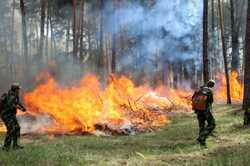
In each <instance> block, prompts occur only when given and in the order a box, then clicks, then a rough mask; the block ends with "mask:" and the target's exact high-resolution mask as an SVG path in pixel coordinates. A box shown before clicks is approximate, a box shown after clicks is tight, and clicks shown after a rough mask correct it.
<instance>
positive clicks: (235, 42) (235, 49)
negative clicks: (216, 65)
mask: <svg viewBox="0 0 250 166" xmlns="http://www.w3.org/2000/svg"><path fill="white" fill-rule="evenodd" d="M230 5H231V10H230V12H231V35H232V62H231V66H232V71H237V72H238V69H239V37H238V31H237V29H236V28H237V26H236V24H235V4H234V1H233V0H230Z"/></svg>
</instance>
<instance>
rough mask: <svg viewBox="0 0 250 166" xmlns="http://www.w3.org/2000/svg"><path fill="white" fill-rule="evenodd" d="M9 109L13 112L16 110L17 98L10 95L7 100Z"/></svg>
mask: <svg viewBox="0 0 250 166" xmlns="http://www.w3.org/2000/svg"><path fill="white" fill-rule="evenodd" d="M7 107H8V108H9V109H11V110H14V109H16V98H15V96H13V95H10V96H9V97H8V100H7Z"/></svg>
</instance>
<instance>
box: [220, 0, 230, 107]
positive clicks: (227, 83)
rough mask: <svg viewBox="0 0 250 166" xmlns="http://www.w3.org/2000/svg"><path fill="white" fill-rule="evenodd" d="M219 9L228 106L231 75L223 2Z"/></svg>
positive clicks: (228, 102)
mask: <svg viewBox="0 0 250 166" xmlns="http://www.w3.org/2000/svg"><path fill="white" fill-rule="evenodd" d="M218 8H219V18H220V30H221V42H222V53H223V59H224V68H225V77H226V86H227V104H231V103H232V102H231V95H230V82H229V73H228V66H227V65H228V63H227V51H226V46H225V34H224V19H223V15H222V8H221V1H220V0H218Z"/></svg>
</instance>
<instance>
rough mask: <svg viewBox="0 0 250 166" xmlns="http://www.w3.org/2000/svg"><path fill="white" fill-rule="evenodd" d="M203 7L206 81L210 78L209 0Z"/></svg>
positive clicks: (204, 74)
mask: <svg viewBox="0 0 250 166" xmlns="http://www.w3.org/2000/svg"><path fill="white" fill-rule="evenodd" d="M203 2H204V7H203V79H204V83H206V82H207V81H208V80H209V75H210V74H209V58H208V0H204V1H203Z"/></svg>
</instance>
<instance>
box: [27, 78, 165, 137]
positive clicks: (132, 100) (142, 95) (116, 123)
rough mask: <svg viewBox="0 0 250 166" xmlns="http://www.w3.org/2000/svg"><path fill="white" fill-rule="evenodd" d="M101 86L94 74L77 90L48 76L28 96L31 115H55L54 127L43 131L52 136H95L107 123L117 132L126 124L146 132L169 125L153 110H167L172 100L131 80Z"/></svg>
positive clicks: (53, 116)
mask: <svg viewBox="0 0 250 166" xmlns="http://www.w3.org/2000/svg"><path fill="white" fill-rule="evenodd" d="M100 87H101V86H100V83H99V82H98V80H97V78H96V77H95V76H94V75H87V76H85V77H84V78H83V79H82V80H81V81H80V85H79V86H77V87H61V86H59V85H58V83H57V82H56V81H55V80H54V79H53V78H52V77H51V76H48V79H47V81H46V82H45V83H43V84H41V85H39V86H38V87H37V88H36V89H35V90H34V91H32V92H30V93H27V94H25V96H24V101H25V104H26V106H27V108H28V110H29V113H30V114H32V115H34V116H37V115H43V114H47V115H50V116H51V118H52V119H53V125H51V126H50V127H49V128H44V129H43V130H42V131H45V132H51V133H85V132H88V133H94V132H95V131H96V125H104V124H105V125H108V126H109V128H113V129H114V130H121V128H123V127H124V126H126V125H127V126H132V127H134V128H136V129H137V130H146V129H151V128H157V127H160V126H162V125H164V124H166V123H168V122H169V120H168V118H167V117H166V115H165V114H164V113H163V112H160V111H155V110H153V108H152V107H154V108H156V106H159V107H161V108H163V107H167V106H168V105H169V103H168V101H167V100H165V99H164V98H162V100H159V99H160V98H159V97H157V95H156V94H154V95H152V94H151V93H149V92H148V91H147V90H146V88H136V87H135V86H134V84H133V82H132V81H131V80H129V79H128V78H126V77H124V76H122V77H120V78H118V77H116V76H114V75H111V76H110V78H109V83H108V85H107V87H106V88H105V89H104V90H102V89H101V88H100ZM149 105H150V106H151V108H150V107H149Z"/></svg>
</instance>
